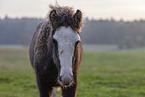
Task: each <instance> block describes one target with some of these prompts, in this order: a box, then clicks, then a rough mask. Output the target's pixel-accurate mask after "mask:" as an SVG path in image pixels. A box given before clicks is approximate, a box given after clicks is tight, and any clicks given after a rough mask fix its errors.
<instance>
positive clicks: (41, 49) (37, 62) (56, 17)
mask: <svg viewBox="0 0 145 97" xmlns="http://www.w3.org/2000/svg"><path fill="white" fill-rule="evenodd" d="M50 8H51V11H50V13H49V16H48V17H47V20H46V21H44V22H42V23H40V24H39V25H38V27H37V29H36V32H35V33H34V35H33V39H32V42H31V45H30V50H29V53H30V61H31V65H32V67H33V68H34V70H35V72H36V78H37V84H38V88H39V92H40V97H51V94H52V87H57V86H60V85H59V83H58V82H57V81H58V76H59V68H60V67H59V59H58V56H57V52H56V51H57V48H56V46H55V44H54V43H53V40H52V35H53V33H54V32H55V30H56V29H57V28H59V27H60V26H66V27H68V26H71V27H72V29H74V30H75V31H79V30H80V28H81V26H82V13H81V11H80V10H77V12H76V13H74V11H73V9H72V8H69V7H60V6H51V7H50ZM81 60H82V44H81V42H79V43H78V44H76V46H75V51H74V57H73V75H74V76H73V78H74V84H73V85H71V86H68V87H63V86H61V88H62V96H63V97H76V89H77V70H78V67H79V65H80V63H81Z"/></svg>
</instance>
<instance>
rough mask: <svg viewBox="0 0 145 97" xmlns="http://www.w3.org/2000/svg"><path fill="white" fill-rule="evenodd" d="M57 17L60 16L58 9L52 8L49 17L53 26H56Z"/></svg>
mask: <svg viewBox="0 0 145 97" xmlns="http://www.w3.org/2000/svg"><path fill="white" fill-rule="evenodd" d="M57 17H58V15H57V13H56V10H52V11H51V12H50V14H49V19H50V22H51V24H52V26H54V23H55V21H56V19H57Z"/></svg>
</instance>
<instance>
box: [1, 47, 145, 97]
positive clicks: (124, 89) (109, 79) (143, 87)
mask: <svg viewBox="0 0 145 97" xmlns="http://www.w3.org/2000/svg"><path fill="white" fill-rule="evenodd" d="M78 80H79V85H78V93H77V97H145V49H144V48H143V49H139V50H131V51H106V52H88V51H87V52H84V55H83V62H82V64H81V66H80V69H79V77H78ZM59 94H60V92H59ZM0 97H38V90H37V85H36V80H35V74H34V71H33V69H32V67H31V66H30V62H29V56H28V49H24V48H17V49H16V48H0ZM57 97H60V95H57Z"/></svg>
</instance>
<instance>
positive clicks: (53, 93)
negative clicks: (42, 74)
mask: <svg viewBox="0 0 145 97" xmlns="http://www.w3.org/2000/svg"><path fill="white" fill-rule="evenodd" d="M56 92H57V91H56V88H53V89H52V97H56Z"/></svg>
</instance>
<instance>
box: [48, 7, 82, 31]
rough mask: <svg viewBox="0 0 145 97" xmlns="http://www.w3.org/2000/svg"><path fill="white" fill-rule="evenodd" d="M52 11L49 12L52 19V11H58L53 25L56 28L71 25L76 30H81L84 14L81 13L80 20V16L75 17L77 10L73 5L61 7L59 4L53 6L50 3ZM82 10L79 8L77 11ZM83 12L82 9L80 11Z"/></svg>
mask: <svg viewBox="0 0 145 97" xmlns="http://www.w3.org/2000/svg"><path fill="white" fill-rule="evenodd" d="M49 7H50V12H49V13H48V16H47V18H48V19H49V21H50V22H51V20H50V14H51V12H52V11H56V14H57V18H56V17H55V20H53V25H52V27H53V28H54V29H56V28H58V27H60V26H66V27H68V26H71V27H72V29H74V30H75V31H79V30H80V28H81V27H82V25H83V23H82V14H79V15H80V16H79V18H80V20H79V21H78V18H77V17H75V12H74V9H73V8H72V7H68V6H63V7H60V6H59V5H56V6H53V5H50V6H49ZM78 11H80V10H77V12H78ZM80 13H81V11H80Z"/></svg>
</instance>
